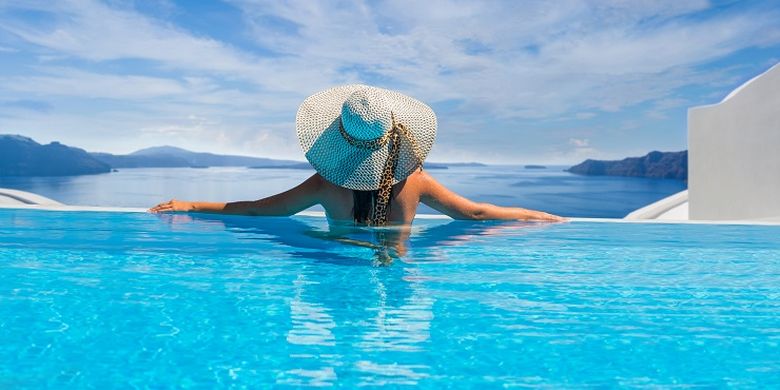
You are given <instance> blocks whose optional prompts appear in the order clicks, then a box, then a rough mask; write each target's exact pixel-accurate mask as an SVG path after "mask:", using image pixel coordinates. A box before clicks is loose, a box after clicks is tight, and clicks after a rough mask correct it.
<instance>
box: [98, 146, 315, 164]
mask: <svg viewBox="0 0 780 390" xmlns="http://www.w3.org/2000/svg"><path fill="white" fill-rule="evenodd" d="M91 154H92V156H93V157H95V158H96V159H98V160H100V161H103V162H104V163H106V164H108V165H110V166H111V167H113V168H208V167H252V168H291V167H295V168H301V167H303V166H304V165H308V163H305V162H301V161H293V160H275V159H270V158H262V157H249V156H235V155H221V154H214V153H203V152H193V151H189V150H187V149H182V148H177V147H175V146H154V147H151V148H146V149H141V150H137V151H135V152H132V153H130V154H124V155H121V154H120V155H116V154H110V153H91Z"/></svg>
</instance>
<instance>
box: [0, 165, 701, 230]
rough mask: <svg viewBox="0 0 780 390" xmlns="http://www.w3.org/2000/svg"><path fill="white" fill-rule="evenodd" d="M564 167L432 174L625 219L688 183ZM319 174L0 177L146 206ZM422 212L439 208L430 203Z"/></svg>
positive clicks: (245, 171) (497, 196) (522, 200)
mask: <svg viewBox="0 0 780 390" xmlns="http://www.w3.org/2000/svg"><path fill="white" fill-rule="evenodd" d="M566 168H567V166H546V167H543V168H538V167H537V168H527V167H526V166H523V165H452V166H447V167H446V168H437V169H428V173H429V174H431V175H432V176H433V177H435V178H436V179H437V180H439V181H440V182H441V183H442V184H444V185H445V186H447V187H448V188H450V189H452V190H453V191H455V192H457V193H459V194H461V195H463V196H465V197H467V198H470V199H472V200H475V201H478V202H489V203H494V204H497V205H502V206H516V207H524V208H529V209H535V210H543V211H546V212H550V213H553V214H558V215H563V216H567V217H601V218H622V217H624V216H625V215H626V214H628V213H630V212H631V211H633V210H636V209H638V208H640V207H643V206H645V205H647V204H650V203H652V202H654V201H656V200H659V199H662V198H664V197H667V196H669V195H672V194H674V193H677V192H679V191H682V190H684V189H685V188H686V183H685V182H683V181H679V180H668V179H647V178H637V177H617V176H583V175H575V174H572V173H568V172H566V171H565V169H566ZM313 173H314V171H313V170H308V169H295V168H246V167H209V168H126V169H119V170H117V171H115V172H111V173H105V174H99V175H81V176H63V177H0V187H4V188H12V189H18V190H22V191H29V192H33V193H37V194H39V195H43V196H45V197H48V198H51V199H54V200H57V201H59V202H62V203H65V204H69V205H85V206H112V207H146V208H148V207H151V206H154V205H155V204H157V203H159V202H162V201H166V200H169V199H182V200H193V201H213V202H227V201H237V200H255V199H260V198H263V197H266V196H269V195H273V194H276V193H279V192H282V191H285V190H287V189H289V188H291V187H293V186H295V185H297V184H299V183H301V182H302V181H303V180H305V179H306V178H307V177H309V176H311V175H312V174H313ZM312 210H321V208H319V207H315V208H313V209H312ZM418 212H419V213H435V211H434V210H432V209H430V208H428V207H427V206H424V205H421V207H420V208H419V209H418Z"/></svg>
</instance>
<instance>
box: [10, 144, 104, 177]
mask: <svg viewBox="0 0 780 390" xmlns="http://www.w3.org/2000/svg"><path fill="white" fill-rule="evenodd" d="M110 171H111V167H110V166H109V165H108V164H106V163H104V162H102V161H99V160H97V159H95V158H94V157H92V156H90V155H89V153H87V152H86V151H84V150H83V149H79V148H73V147H70V146H65V145H63V144H61V143H59V142H52V143H50V144H48V145H41V144H39V143H37V142H35V141H33V140H32V139H30V138H27V137H22V136H20V135H6V134H0V176H70V175H87V174H95V173H106V172H110Z"/></svg>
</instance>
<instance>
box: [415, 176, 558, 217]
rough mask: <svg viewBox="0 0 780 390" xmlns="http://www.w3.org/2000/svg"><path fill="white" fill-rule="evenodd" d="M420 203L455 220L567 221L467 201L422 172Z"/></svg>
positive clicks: (538, 213) (526, 210)
mask: <svg viewBox="0 0 780 390" xmlns="http://www.w3.org/2000/svg"><path fill="white" fill-rule="evenodd" d="M422 175H423V176H422V189H421V193H420V201H422V202H423V203H425V204H426V205H428V206H430V207H432V208H434V209H436V210H437V211H439V212H441V213H443V214H446V215H449V216H450V217H452V218H454V219H473V220H488V219H512V220H523V221H565V220H566V219H565V218H561V217H559V216H557V215H552V214H548V213H545V212H542V211H534V210H528V209H523V208H519V207H501V206H496V205H494V204H490V203H477V202H474V201H471V200H469V199H466V198H464V197H462V196H460V195H458V194H456V193H454V192H452V191H450V190H449V189H447V187H445V186H443V185H442V184H441V183H439V182H438V181H436V179H434V178H433V177H431V176H430V175H428V174H427V173H425V172H422Z"/></svg>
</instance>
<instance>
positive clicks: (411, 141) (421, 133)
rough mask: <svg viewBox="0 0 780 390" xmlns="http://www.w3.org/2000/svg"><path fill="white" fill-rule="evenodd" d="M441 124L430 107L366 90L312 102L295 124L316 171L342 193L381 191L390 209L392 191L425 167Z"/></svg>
mask: <svg viewBox="0 0 780 390" xmlns="http://www.w3.org/2000/svg"><path fill="white" fill-rule="evenodd" d="M436 124H437V123H436V114H434V112H433V110H432V109H431V108H430V107H429V106H428V105H426V104H425V103H423V102H421V101H419V100H417V99H414V98H412V97H409V96H406V95H404V94H401V93H398V92H395V91H391V90H387V89H383V88H377V87H372V86H367V85H362V84H350V85H343V86H339V87H334V88H330V89H326V90H324V91H321V92H318V93H315V94H314V95H311V96H309V97H308V98H306V100H304V101H303V103H302V104H301V106H300V108H299V109H298V114H297V116H296V118H295V127H296V132H297V134H298V140H299V142H300V144H301V147H302V148H303V151H304V153H305V154H306V159H307V160H309V163H311V165H312V166H313V167H314V169H315V170H317V172H318V173H319V174H320V175H321V176H322V177H323V178H325V179H326V180H328V181H330V182H331V183H333V184H336V185H338V186H340V187H344V188H348V189H351V190H360V191H373V190H379V191H380V197H379V198H380V199H379V200H378V202H379V203H382V201H383V200H384V201H385V203H386V201H387V199H385V198H387V197H389V192H390V187H391V186H392V185H394V184H396V183H398V182H399V181H402V180H404V179H406V178H407V177H408V176H409V175H410V174H412V172H414V171H415V170H416V169H417V168H418V167H420V166H422V163H423V161H424V160H425V158H426V157H427V156H428V153H429V152H430V151H431V147H433V141H434V140H435V138H436ZM384 195H387V196H386V197H385V196H384ZM376 211H382V210H375V218H376V217H381V216H380V215H379V214H381V213H377V212H376Z"/></svg>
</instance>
